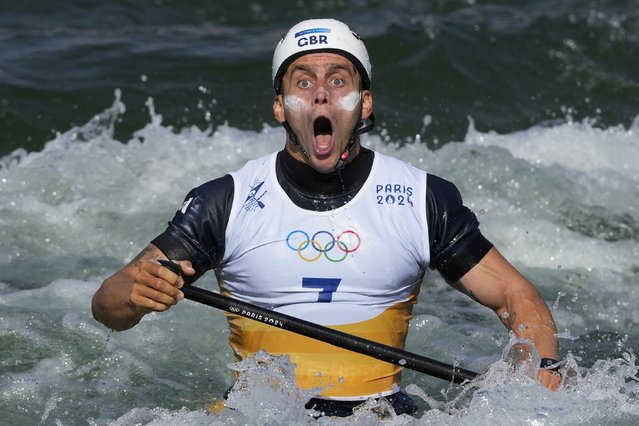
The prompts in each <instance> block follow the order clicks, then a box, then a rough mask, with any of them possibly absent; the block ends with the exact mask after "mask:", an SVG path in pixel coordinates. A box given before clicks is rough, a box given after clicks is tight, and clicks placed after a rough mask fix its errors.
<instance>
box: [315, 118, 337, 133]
mask: <svg viewBox="0 0 639 426" xmlns="http://www.w3.org/2000/svg"><path fill="white" fill-rule="evenodd" d="M313 132H314V134H315V136H330V135H332V134H333V126H332V125H331V120H329V119H328V118H326V117H317V118H316V119H315V122H314V123H313Z"/></svg>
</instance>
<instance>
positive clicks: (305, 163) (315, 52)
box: [92, 19, 560, 415]
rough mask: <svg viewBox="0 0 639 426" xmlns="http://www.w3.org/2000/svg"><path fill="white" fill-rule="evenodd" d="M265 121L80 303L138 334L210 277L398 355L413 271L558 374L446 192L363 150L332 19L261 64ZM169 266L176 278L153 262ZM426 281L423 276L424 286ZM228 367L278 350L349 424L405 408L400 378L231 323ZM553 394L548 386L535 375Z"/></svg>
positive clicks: (538, 321) (344, 40) (532, 318)
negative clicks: (384, 406) (259, 143)
mask: <svg viewBox="0 0 639 426" xmlns="http://www.w3.org/2000/svg"><path fill="white" fill-rule="evenodd" d="M272 77H273V86H274V89H275V97H274V100H273V113H274V115H275V118H276V119H277V121H278V122H280V123H281V124H282V125H283V126H284V128H285V129H286V141H285V147H284V149H283V150H281V151H279V152H274V153H272V154H269V155H266V156H264V157H262V158H258V159H255V160H252V161H249V162H247V164H246V165H245V166H243V167H242V168H240V169H239V170H237V171H234V172H232V173H229V174H227V175H225V176H222V177H219V178H217V179H214V180H211V181H209V182H207V183H205V184H203V185H201V186H200V187H198V188H195V189H193V190H191V191H190V192H189V193H188V195H187V196H186V198H185V201H184V203H183V205H182V207H181V208H180V209H179V210H178V211H177V212H176V214H175V216H174V217H173V219H172V221H171V222H170V223H169V226H168V228H167V229H166V230H165V231H164V232H163V233H162V234H160V235H159V236H158V237H156V238H155V239H154V240H153V241H152V242H151V243H150V244H149V245H148V246H147V247H146V248H145V249H144V250H143V251H142V252H141V253H140V254H139V255H138V256H137V257H136V258H135V259H134V260H133V261H131V263H129V264H128V265H126V266H125V267H124V268H122V269H121V270H120V271H118V272H117V273H115V274H114V275H113V276H111V277H109V278H108V279H107V280H105V281H104V283H103V284H102V286H101V287H100V289H99V290H98V291H97V292H96V294H95V296H94V298H93V304H92V307H93V314H94V316H95V318H96V319H97V320H99V321H100V322H102V323H103V324H105V325H106V326H107V327H110V328H112V329H115V330H125V329H128V328H131V327H133V326H134V325H136V324H137V323H138V322H139V321H140V320H141V319H142V317H143V316H144V315H145V314H148V313H150V312H154V311H157V312H162V311H166V310H167V309H169V308H170V307H171V306H173V305H175V304H176V303H178V302H179V301H180V300H182V299H183V297H184V295H183V293H182V292H181V291H180V288H181V287H182V286H183V285H185V284H188V283H191V282H193V281H195V280H196V279H197V278H199V277H200V276H201V275H202V274H204V273H205V272H206V271H209V270H213V271H214V273H215V276H216V277H217V281H218V283H219V286H220V289H221V291H222V293H224V294H226V295H230V296H232V297H234V298H237V299H239V300H242V301H244V302H249V303H252V304H255V305H259V306H262V307H266V308H269V309H274V310H276V311H279V312H282V313H285V314H289V315H292V316H295V317H299V318H302V319H305V320H308V321H311V322H315V323H319V324H322V325H326V326H330V327H332V328H336V329H338V330H341V331H344V332H347V333H350V334H353V335H357V336H361V337H364V338H367V339H370V340H374V341H377V342H380V343H384V344H387V345H391V346H394V347H397V348H403V347H404V342H405V339H406V334H407V332H408V323H409V320H410V318H411V313H412V308H413V305H414V304H415V303H416V302H417V298H418V293H419V289H420V286H421V285H422V280H423V278H424V275H425V272H426V270H427V269H428V268H431V269H435V270H437V271H438V272H439V273H440V274H441V275H442V276H443V277H444V278H445V279H446V281H447V282H448V283H450V285H451V286H452V287H453V288H455V289H457V290H459V291H461V292H463V293H465V294H467V295H468V296H470V297H471V298H472V299H474V300H476V301H477V302H479V303H481V304H483V305H485V306H487V307H489V308H490V309H492V310H493V311H494V312H495V313H496V314H497V316H498V318H499V319H500V320H501V321H502V322H503V323H504V325H505V326H506V327H507V328H508V329H509V330H512V332H514V333H515V335H516V336H517V337H518V338H522V339H528V340H529V341H531V342H532V343H533V344H534V345H535V347H536V349H537V351H538V353H539V355H540V356H541V357H542V358H543V366H544V367H547V366H549V365H554V364H556V362H557V361H556V360H557V356H558V354H557V351H558V343H557V337H556V328H555V325H554V321H553V318H552V315H551V313H550V311H549V310H548V307H547V306H546V303H545V302H544V300H543V299H542V298H541V297H540V295H539V293H538V291H537V290H536V289H535V287H534V286H533V285H532V284H531V283H530V282H529V281H528V280H527V279H526V278H524V277H523V276H522V275H521V274H520V273H519V272H518V271H517V270H516V269H515V268H514V267H513V266H512V265H511V264H510V263H509V262H508V261H507V260H506V259H505V258H504V257H503V256H502V255H501V254H500V253H499V252H498V251H497V249H496V248H495V247H494V246H493V244H491V243H490V242H489V241H488V240H487V239H486V238H485V237H484V236H483V235H482V233H481V232H480V230H479V223H478V221H477V219H476V217H475V215H474V214H473V212H472V211H470V210H469V209H468V208H467V207H465V206H464V205H463V203H462V198H461V196H460V194H459V191H458V190H457V188H456V187H455V186H454V185H453V184H452V183H450V182H448V181H446V180H444V179H442V178H439V177H437V176H435V175H432V174H429V173H427V172H426V171H423V170H420V169H417V168H415V167H413V166H411V165H409V164H407V163H405V162H402V161H399V160H397V159H395V158H392V157H390V156H387V155H383V154H381V153H379V152H374V151H372V150H370V149H367V148H364V147H362V146H361V144H360V135H361V134H362V133H364V132H366V131H368V130H370V129H371V128H372V127H373V124H374V116H373V94H372V92H371V77H372V74H371V63H370V60H369V56H368V52H367V50H366V47H365V45H364V42H363V41H362V39H361V38H360V37H359V36H358V35H357V34H356V33H354V32H352V31H351V30H350V29H349V28H348V27H347V26H346V25H345V24H344V23H342V22H339V21H336V20H331V19H317V20H308V21H303V22H300V23H298V24H297V25H295V26H294V27H293V28H291V29H290V31H289V32H288V33H287V34H286V35H285V36H284V37H283V38H282V39H281V40H280V42H279V43H278V44H277V47H276V49H275V53H274V56H273V70H272ZM167 258H168V259H172V260H174V261H176V262H178V263H179V264H180V265H181V268H182V271H183V273H182V274H181V276H178V275H176V274H174V273H173V272H171V271H170V270H169V269H167V268H165V267H163V266H161V265H160V263H159V262H158V261H159V260H160V259H167ZM426 282H427V280H426ZM227 318H228V323H229V328H230V338H229V342H230V345H231V347H232V348H233V351H234V353H235V355H236V358H237V359H238V360H239V359H244V358H246V357H249V356H251V355H252V354H254V353H256V352H257V351H259V350H261V349H264V350H266V351H268V352H269V353H271V354H273V355H280V354H288V355H290V357H291V360H292V362H293V363H295V364H296V365H297V368H296V371H295V373H296V380H297V383H298V385H299V386H301V387H303V388H321V389H323V390H322V391H321V392H320V393H319V394H318V395H317V397H316V398H313V399H312V400H311V401H309V404H307V407H309V408H310V407H315V408H316V409H318V410H319V411H323V412H324V413H326V414H328V415H348V414H351V413H352V408H353V407H354V406H356V405H357V404H360V403H361V402H362V401H363V400H366V399H367V398H369V397H385V398H387V399H388V400H389V401H390V402H391V403H392V404H393V406H394V408H395V410H396V412H397V413H398V414H400V413H412V412H414V411H415V409H416V407H415V405H414V403H412V401H411V400H410V399H408V397H407V396H406V395H404V394H403V393H401V392H398V390H399V385H400V380H401V371H402V368H401V367H399V366H396V365H392V364H389V363H386V362H382V361H378V360H376V359H373V358H370V357H367V356H364V355H360V354H356V353H353V352H350V351H347V350H344V349H340V348H336V347H334V346H331V345H329V344H325V343H322V342H318V341H315V340H313V339H311V338H307V337H303V336H299V335H295V334H292V333H289V332H287V331H284V330H281V329H278V328H274V327H270V326H268V325H266V324H262V323H259V322H256V321H252V320H250V319H247V318H244V317H241V316H237V315H232V314H228V315H227ZM538 380H539V381H540V382H541V383H542V384H543V385H544V386H546V387H548V388H550V389H556V388H557V387H558V385H559V381H560V377H559V375H558V374H557V373H556V371H555V370H554V369H549V368H542V369H540V371H539V375H538Z"/></svg>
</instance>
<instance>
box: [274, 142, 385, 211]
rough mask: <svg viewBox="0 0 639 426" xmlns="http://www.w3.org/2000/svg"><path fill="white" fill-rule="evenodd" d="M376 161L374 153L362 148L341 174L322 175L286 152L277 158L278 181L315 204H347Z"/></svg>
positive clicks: (282, 152) (336, 172)
mask: <svg viewBox="0 0 639 426" xmlns="http://www.w3.org/2000/svg"><path fill="white" fill-rule="evenodd" d="M373 158H374V153H373V151H371V150H369V149H366V148H360V150H359V153H358V155H355V156H354V157H353V158H352V159H351V161H350V162H349V163H348V164H346V165H345V166H344V168H342V169H341V170H339V171H333V172H330V173H320V172H318V171H316V170H314V169H313V168H312V167H310V166H309V165H307V164H306V163H304V162H302V161H299V160H298V159H296V158H295V157H293V156H292V155H291V153H289V152H288V151H287V150H283V151H281V152H280V153H279V154H278V180H279V181H280V184H281V185H282V187H283V188H284V189H285V190H286V189H287V188H291V189H293V190H294V192H295V193H296V194H297V195H298V196H301V197H306V198H309V199H315V200H328V199H331V198H340V199H343V200H342V201H343V203H342V204H344V203H346V202H348V201H349V200H350V199H351V198H352V197H353V196H354V195H355V194H357V191H359V189H360V188H361V187H362V185H363V184H364V182H365V181H366V179H367V178H368V175H369V173H370V171H371V167H372V165H373ZM289 195H291V194H290V193H289Z"/></svg>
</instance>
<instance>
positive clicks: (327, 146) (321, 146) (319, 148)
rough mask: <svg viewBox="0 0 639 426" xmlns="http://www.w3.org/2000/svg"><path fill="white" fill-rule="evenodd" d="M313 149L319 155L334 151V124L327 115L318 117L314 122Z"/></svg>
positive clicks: (322, 155)
mask: <svg viewBox="0 0 639 426" xmlns="http://www.w3.org/2000/svg"><path fill="white" fill-rule="evenodd" d="M313 150H314V151H315V155H317V156H319V157H324V156H326V155H330V154H331V152H332V151H333V125H332V124H331V120H329V119H328V118H326V117H317V118H316V119H315V121H314V122H313Z"/></svg>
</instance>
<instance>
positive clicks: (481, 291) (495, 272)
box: [451, 247, 530, 312]
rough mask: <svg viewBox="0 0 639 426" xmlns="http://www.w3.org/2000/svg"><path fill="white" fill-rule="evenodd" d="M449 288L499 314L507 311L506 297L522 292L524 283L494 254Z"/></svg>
mask: <svg viewBox="0 0 639 426" xmlns="http://www.w3.org/2000/svg"><path fill="white" fill-rule="evenodd" d="M451 286H452V287H454V288H455V289H457V290H459V291H461V292H463V293H466V294H468V295H469V296H470V297H472V298H473V299H474V300H476V301H478V302H479V303H481V304H482V305H484V306H487V307H489V308H490V309H492V310H494V311H496V312H501V311H505V310H507V309H508V305H509V298H510V297H511V296H512V295H513V294H514V293H517V292H519V291H524V290H526V289H527V288H528V287H529V286H530V285H529V284H528V281H527V280H526V279H525V278H524V277H523V276H522V275H521V274H520V273H519V272H518V271H517V270H516V269H515V268H514V267H513V266H512V265H511V264H510V263H509V262H508V261H507V260H506V259H505V258H504V257H503V256H502V255H501V254H500V253H499V251H497V249H496V248H494V247H493V248H491V249H490V250H489V251H488V253H487V254H486V255H485V256H484V257H483V258H482V259H481V260H480V261H479V262H478V263H477V264H476V265H475V266H474V267H473V268H472V269H470V270H469V271H468V272H467V273H466V274H464V275H463V276H462V277H461V278H460V279H459V281H457V282H455V283H452V284H451Z"/></svg>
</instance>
